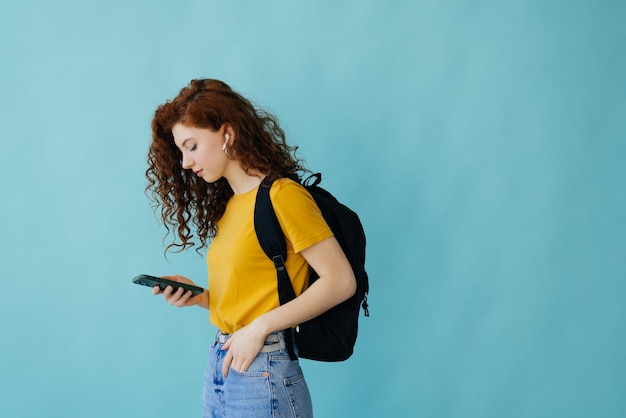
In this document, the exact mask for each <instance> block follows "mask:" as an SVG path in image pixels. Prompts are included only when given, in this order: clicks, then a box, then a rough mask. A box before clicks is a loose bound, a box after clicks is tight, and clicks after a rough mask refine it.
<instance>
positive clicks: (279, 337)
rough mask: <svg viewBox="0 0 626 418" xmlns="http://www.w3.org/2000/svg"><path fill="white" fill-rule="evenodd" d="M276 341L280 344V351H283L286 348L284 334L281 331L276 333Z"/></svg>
mask: <svg viewBox="0 0 626 418" xmlns="http://www.w3.org/2000/svg"><path fill="white" fill-rule="evenodd" d="M276 335H278V341H279V342H280V351H285V350H286V349H287V346H286V345H285V333H284V332H283V331H277V332H276Z"/></svg>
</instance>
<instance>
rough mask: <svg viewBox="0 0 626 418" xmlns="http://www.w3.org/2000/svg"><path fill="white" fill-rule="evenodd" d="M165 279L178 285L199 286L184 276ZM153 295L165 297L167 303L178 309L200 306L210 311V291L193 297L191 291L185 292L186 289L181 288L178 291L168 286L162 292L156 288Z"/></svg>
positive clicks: (153, 289)
mask: <svg viewBox="0 0 626 418" xmlns="http://www.w3.org/2000/svg"><path fill="white" fill-rule="evenodd" d="M162 277H163V278H164V279H168V280H172V281H175V282H178V283H187V284H190V285H194V286H197V284H195V283H194V282H193V281H191V280H189V279H188V278H186V277H184V276H180V275H178V274H175V275H173V276H162ZM152 294H153V295H163V298H164V299H165V301H166V302H167V303H169V304H170V305H172V306H176V307H179V308H181V307H183V306H193V305H198V306H202V307H203V308H206V309H209V297H208V291H205V292H203V293H202V294H200V295H197V296H192V293H191V290H188V291H186V292H185V289H183V288H182V287H179V288H178V289H177V290H176V291H174V288H173V287H172V286H167V287H166V288H165V290H161V288H160V287H159V286H154V287H153V288H152Z"/></svg>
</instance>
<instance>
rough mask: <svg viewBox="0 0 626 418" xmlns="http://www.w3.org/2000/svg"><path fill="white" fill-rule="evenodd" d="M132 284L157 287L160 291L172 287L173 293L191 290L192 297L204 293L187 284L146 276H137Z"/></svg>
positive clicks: (200, 289) (196, 287) (202, 290)
mask: <svg viewBox="0 0 626 418" xmlns="http://www.w3.org/2000/svg"><path fill="white" fill-rule="evenodd" d="M133 283H135V284H140V285H142V286H149V287H154V286H159V287H160V288H161V290H165V288H166V287H167V286H172V287H173V288H174V292H176V291H177V290H178V288H179V287H182V288H183V289H185V292H187V291H188V290H191V294H192V296H197V295H199V294H201V293H202V292H204V289H203V288H201V287H198V286H194V285H191V284H187V283H180V282H175V281H173V280H168V279H164V278H162V277H156V276H149V275H147V274H140V275H139V276H137V277H135V278H134V279H133Z"/></svg>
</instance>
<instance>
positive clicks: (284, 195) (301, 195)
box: [270, 178, 313, 204]
mask: <svg viewBox="0 0 626 418" xmlns="http://www.w3.org/2000/svg"><path fill="white" fill-rule="evenodd" d="M270 197H271V199H272V201H273V202H277V203H278V204H281V203H286V204H295V203H296V202H298V201H305V202H312V201H313V198H312V197H311V194H310V193H309V192H308V191H307V190H306V189H305V188H304V186H303V185H302V184H300V183H298V182H297V181H295V180H292V179H290V178H279V179H276V180H275V181H274V183H273V184H272V188H271V189H270Z"/></svg>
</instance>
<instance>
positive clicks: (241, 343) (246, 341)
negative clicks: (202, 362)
mask: <svg viewBox="0 0 626 418" xmlns="http://www.w3.org/2000/svg"><path fill="white" fill-rule="evenodd" d="M267 335H268V334H267V333H266V332H265V331H263V330H262V329H261V327H259V326H258V325H257V324H255V323H254V322H252V323H251V324H250V325H247V326H245V327H243V328H241V329H239V330H238V331H236V332H235V333H233V335H232V336H231V337H230V338H229V339H228V341H226V343H224V345H223V346H222V350H228V352H227V353H226V356H225V357H224V363H223V365H222V374H223V375H224V377H226V376H228V369H229V367H232V368H233V369H234V370H237V371H238V372H246V371H247V370H248V367H250V365H251V364H252V362H253V361H254V359H255V358H256V356H257V355H258V354H259V352H260V351H261V348H263V344H265V339H266V338H267Z"/></svg>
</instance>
